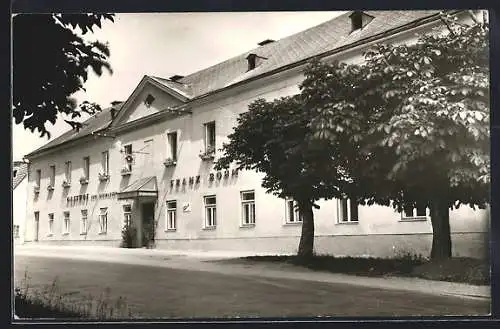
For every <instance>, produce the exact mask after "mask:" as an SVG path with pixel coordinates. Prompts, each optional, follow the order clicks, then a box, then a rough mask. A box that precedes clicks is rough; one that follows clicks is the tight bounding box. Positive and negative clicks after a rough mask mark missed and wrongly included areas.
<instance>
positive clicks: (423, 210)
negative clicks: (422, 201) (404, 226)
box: [401, 205, 430, 220]
mask: <svg viewBox="0 0 500 329" xmlns="http://www.w3.org/2000/svg"><path fill="white" fill-rule="evenodd" d="M429 215H430V214H429V209H428V208H427V207H426V206H425V205H423V206H422V205H417V206H416V207H413V206H407V207H405V208H404V209H403V211H402V212H401V219H402V220H412V219H425V218H427V217H428V216H429Z"/></svg>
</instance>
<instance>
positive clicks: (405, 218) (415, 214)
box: [399, 207, 430, 222]
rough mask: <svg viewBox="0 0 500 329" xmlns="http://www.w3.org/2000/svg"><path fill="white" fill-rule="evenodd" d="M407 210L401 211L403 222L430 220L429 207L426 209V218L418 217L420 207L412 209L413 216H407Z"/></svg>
mask: <svg viewBox="0 0 500 329" xmlns="http://www.w3.org/2000/svg"><path fill="white" fill-rule="evenodd" d="M406 210H407V209H403V210H402V211H400V212H399V213H400V215H401V218H400V219H399V220H400V221H402V222H411V221H426V220H428V219H429V218H430V209H429V208H428V207H425V216H422V215H418V207H413V208H412V212H413V213H412V216H407V215H406Z"/></svg>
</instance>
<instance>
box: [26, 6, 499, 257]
mask: <svg viewBox="0 0 500 329" xmlns="http://www.w3.org/2000/svg"><path fill="white" fill-rule="evenodd" d="M471 14H472V15H475V17H476V18H482V13H481V12H479V11H475V12H458V13H457V15H458V16H459V17H460V19H462V20H465V21H466V20H471V19H472V18H471V16H470V15H471ZM440 24H442V23H441V21H440V19H439V16H438V12H436V11H374V12H351V13H347V14H344V15H342V16H339V17H337V18H334V19H333V20H331V21H328V22H325V23H323V24H320V25H318V26H316V27H313V28H311V29H308V30H306V31H303V32H300V33H298V34H295V35H292V36H289V37H286V38H284V39H281V40H278V41H273V40H266V41H264V42H262V43H260V44H259V47H258V48H256V49H253V50H251V51H249V52H248V53H245V54H242V55H240V56H237V57H234V58H232V59H229V60H227V61H225V62H222V63H220V64H217V65H215V66H212V67H210V68H207V69H205V70H202V71H199V72H196V73H193V74H191V75H188V76H185V77H184V76H173V77H170V78H169V79H164V78H158V77H153V76H144V78H143V79H142V80H141V81H140V83H139V84H138V86H137V88H136V89H135V90H134V92H133V93H132V94H131V95H130V97H129V98H128V99H127V100H126V101H125V102H123V103H118V102H117V103H114V104H113V106H112V107H111V108H109V109H106V110H104V111H103V112H101V113H99V114H97V115H96V116H94V117H92V118H90V119H89V120H87V121H86V122H85V123H84V127H83V129H81V130H80V131H78V132H76V131H69V132H67V133H66V134H63V135H62V136H60V137H59V138H56V139H54V140H53V141H51V142H50V143H48V144H47V145H45V146H43V147H42V148H40V149H38V150H36V151H34V152H32V153H31V154H29V155H27V156H26V158H27V159H29V162H30V164H29V176H28V178H29V179H28V200H27V213H26V239H27V240H29V241H32V242H35V241H36V242H39V243H56V244H77V243H87V244H103V245H113V246H118V245H119V244H120V242H121V240H122V229H123V227H124V226H125V225H126V224H127V223H130V224H131V225H132V226H133V227H134V228H136V230H137V233H136V234H135V235H134V237H135V239H136V242H137V244H138V245H154V246H155V247H156V248H168V249H191V250H241V251H254V252H259V253H271V254H272V253H274V254H276V253H294V252H296V250H297V247H298V242H299V239H300V233H301V218H300V215H299V214H298V213H297V212H296V211H295V210H294V207H293V205H294V203H293V200H283V199H280V198H277V197H275V196H272V195H270V194H267V193H265V190H264V189H263V188H262V187H261V179H262V175H261V174H259V173H256V172H253V171H237V170H235V168H229V169H228V170H223V171H215V170H214V169H213V163H214V160H216V159H217V158H218V157H219V156H220V155H221V154H220V151H219V149H220V148H221V147H222V144H223V142H225V141H226V140H227V136H228V135H229V134H230V133H231V132H232V129H233V127H235V125H236V122H237V121H236V120H237V117H238V115H239V114H240V113H242V112H244V111H246V110H247V107H248V104H249V103H251V102H252V101H253V100H255V99H258V98H265V99H267V100H272V99H275V98H278V97H283V96H289V95H293V94H296V93H298V92H299V88H298V86H299V84H300V82H301V81H302V79H303V68H304V65H305V64H306V63H307V61H308V60H309V59H311V58H312V57H315V56H316V57H320V58H321V59H322V60H325V61H330V60H339V61H344V62H348V63H355V62H360V61H362V52H363V51H364V50H365V49H366V48H367V47H369V46H370V45H372V44H373V43H376V42H392V43H399V42H405V43H408V42H414V41H415V40H416V36H415V34H416V33H419V32H424V31H427V30H430V29H431V28H433V27H436V26H439V25H440ZM319 205H320V209H318V210H315V211H314V216H315V235H316V240H315V249H316V252H317V253H320V254H334V255H337V256H341V255H351V256H359V255H372V256H379V257H391V256H396V255H398V254H406V253H412V254H422V255H425V256H426V255H428V254H429V252H430V246H431V239H432V227H431V223H430V219H429V216H428V215H429V214H428V210H427V209H413V210H409V211H406V212H405V213H397V212H395V211H394V210H393V209H392V208H389V207H382V206H358V205H355V204H350V201H349V200H329V201H323V202H320V203H319ZM450 224H451V230H452V241H453V246H454V255H456V256H471V257H484V256H486V254H487V249H488V238H489V233H488V232H489V211H488V210H481V211H480V210H473V209H470V208H467V207H461V208H459V209H458V210H454V211H452V212H451V214H450Z"/></svg>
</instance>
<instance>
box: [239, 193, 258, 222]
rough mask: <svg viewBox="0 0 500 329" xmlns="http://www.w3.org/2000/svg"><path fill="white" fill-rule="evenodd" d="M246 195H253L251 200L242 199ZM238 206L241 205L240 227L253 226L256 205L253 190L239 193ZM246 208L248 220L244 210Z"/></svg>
mask: <svg viewBox="0 0 500 329" xmlns="http://www.w3.org/2000/svg"><path fill="white" fill-rule="evenodd" d="M246 194H253V198H252V199H246V200H245V198H244V197H243V196H244V195H246ZM240 205H241V226H244V227H247V226H255V220H256V214H255V211H256V205H255V190H245V191H241V192H240ZM247 207H248V209H249V210H248V215H249V218H247V216H246V215H247V212H246V208H247Z"/></svg>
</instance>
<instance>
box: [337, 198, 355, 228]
mask: <svg viewBox="0 0 500 329" xmlns="http://www.w3.org/2000/svg"><path fill="white" fill-rule="evenodd" d="M358 219H359V218H358V203H357V202H355V201H354V202H353V201H351V199H347V198H345V199H341V200H338V222H339V223H351V222H352V223H357V222H358Z"/></svg>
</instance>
